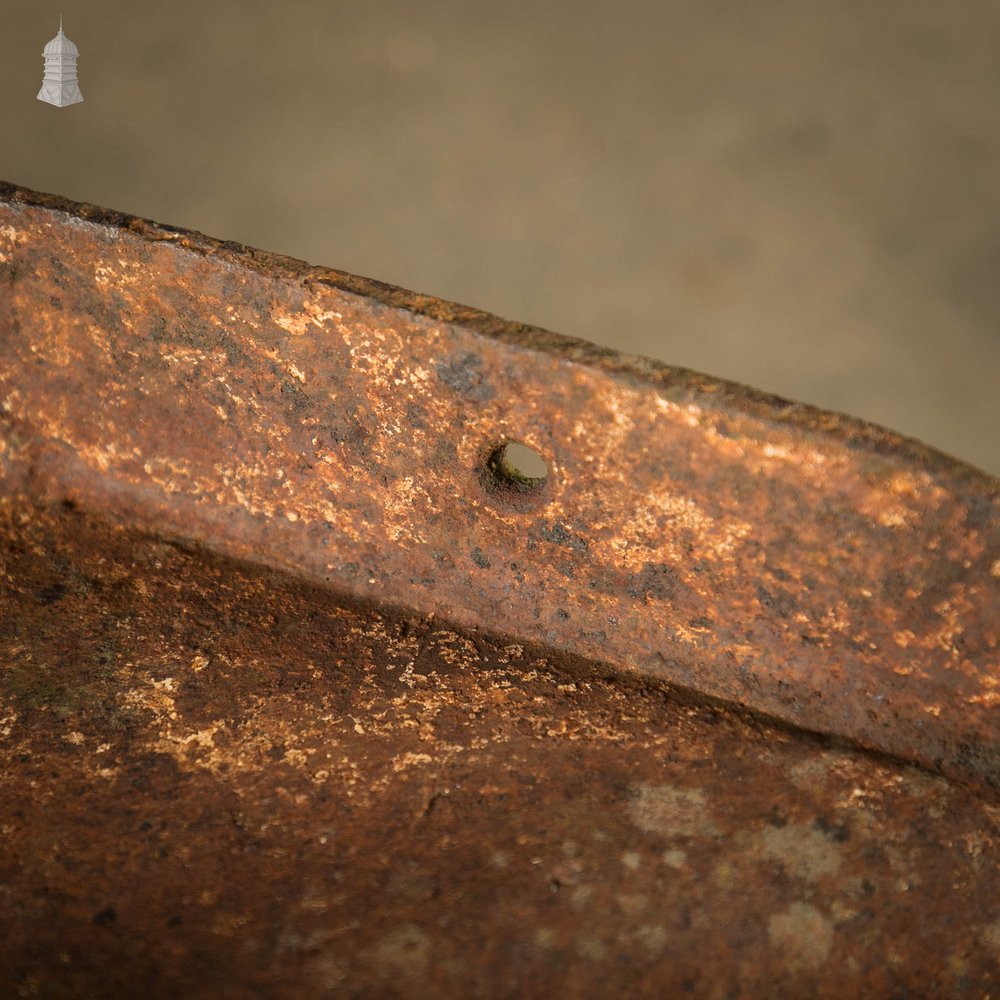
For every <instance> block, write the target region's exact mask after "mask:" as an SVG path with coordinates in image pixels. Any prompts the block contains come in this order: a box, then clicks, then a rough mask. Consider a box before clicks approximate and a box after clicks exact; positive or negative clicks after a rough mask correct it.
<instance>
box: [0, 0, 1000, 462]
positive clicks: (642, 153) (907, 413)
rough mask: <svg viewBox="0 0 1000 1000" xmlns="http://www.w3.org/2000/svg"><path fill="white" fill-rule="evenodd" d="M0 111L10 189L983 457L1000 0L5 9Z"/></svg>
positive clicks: (988, 448) (995, 422)
mask: <svg viewBox="0 0 1000 1000" xmlns="http://www.w3.org/2000/svg"><path fill="white" fill-rule="evenodd" d="M60 9H61V11H62V13H63V14H64V15H65V28H66V33H67V35H68V36H69V37H70V38H72V39H73V41H75V42H76V43H77V45H78V46H79V48H80V52H81V58H80V63H79V70H80V85H81V89H82V91H83V95H84V98H85V101H84V103H83V104H81V105H77V106H74V107H69V108H64V109H56V108H53V107H50V106H48V105H45V104H42V103H41V102H38V101H36V100H35V95H36V93H37V92H38V88H39V86H40V84H41V77H42V59H41V49H42V46H43V45H44V43H45V42H46V41H47V40H48V39H49V38H51V37H52V36H53V35H54V34H55V31H56V28H57V27H58V20H59V14H60ZM0 116H2V131H0V178H3V179H5V180H10V181H14V182H17V183H20V184H24V185H27V186H29V187H33V188H36V189H40V190H43V191H52V192H56V193H59V194H63V195H66V196H68V197H71V198H75V199H80V200H84V201H92V202H96V203H99V204H103V205H106V206H109V207H112V208H116V209H121V210H124V211H127V212H132V213H136V214H138V215H143V216H148V217H151V218H154V219H157V220H160V221H164V222H169V223H172V224H174V225H180V226H185V227H189V228H194V229H198V230H201V231H203V232H207V233H209V234H211V235H213V236H219V237H223V238H229V239H236V240H240V241H243V242H246V243H250V244H254V245H257V246H261V247H265V248H267V249H269V250H275V251H279V252H282V253H287V254H291V255H293V256H296V257H302V258H305V259H307V260H310V261H312V262H314V263H320V264H328V265H331V266H334V267H340V268H344V269H346V270H350V271H354V272H358V273H361V274H365V275H369V276H371V277H376V278H381V279H383V280H386V281H391V282H394V283H396V284H400V285H404V286H407V287H409V288H413V289H416V290H419V291H423V292H430V293H433V294H436V295H439V296H442V297H444V298H449V299H456V300H458V301H461V302H466V303H469V304H471V305H476V306H480V307H482V308H485V309H488V310H490V311H493V312H496V313H499V314H500V315H503V316H506V317H508V318H512V319H519V320H525V321H530V322H533V323H537V324H540V325H542V326H546V327H549V328H551V329H555V330H559V331H560V332H563V333H568V334H571V335H575V336H580V337H584V338H587V339H589V340H593V341H597V342H598V343H602V344H608V345H611V346H613V347H616V348H618V349H621V350H625V351H634V352H639V353H642V354H647V355H651V356H653V357H657V358H661V359H663V360H665V361H668V362H670V363H673V364H679V365H685V366H688V367H692V368H697V369H700V370H703V371H707V372H711V373H712V374H715V375H721V376H725V377H727V378H732V379H736V380H738V381H742V382H747V383H750V384H752V385H756V386H758V387H761V388H764V389H768V390H771V391H773V392H777V393H780V394H782V395H786V396H791V397H793V398H796V399H802V400H806V401H808V402H811V403H816V404H819V405H820V406H824V407H828V408H831V409H836V410H844V411H847V412H850V413H853V414H855V415H857V416H861V417H865V418H867V419H870V420H874V421H877V422H879V423H882V424H886V425H888V426H890V427H893V428H895V429H897V430H899V431H902V432H904V433H906V434H910V435H913V436H915V437H918V438H921V439H923V440H924V441H926V442H928V443H930V444H933V445H935V446H937V447H939V448H942V449H943V450H945V451H948V452H950V453H951V454H953V455H956V456H958V457H960V458H963V459H965V460H967V461H969V462H972V463H974V464H976V465H979V466H981V467H982V468H985V469H987V470H989V471H990V472H992V473H994V474H1000V4H998V3H997V2H996V0H964V2H963V0H957V2H955V3H950V4H943V3H941V2H940V0H933V2H930V0H906V2H902V0H841V2H839V3H836V4H831V3H828V2H825V0H824V2H818V0H766V2H756V3H754V2H750V3H748V2H746V0H701V2H696V0H681V2H671V0H655V2H654V0H650V2H646V0H637V2H627V0H625V2H617V3H612V2H610V0H575V2H572V3H570V2H550V3H545V2H539V0H536V2H522V0H510V2H506V3H476V2H474V0H463V2H460V0H419V2H417V0H391V2H390V0H363V2H355V3H346V2H341V0H330V2H326V3H320V2H305V0H299V2H294V0H291V2H288V0H286V2H277V0H275V2H272V3H263V2H253V0H243V2H240V3H236V2H206V0H200V2H192V0H171V2H169V3H158V4H151V3H150V4H142V5H140V4H134V3H125V2H124V0H86V2H84V0H61V3H60V4H47V3H44V2H38V0H3V5H2V7H0Z"/></svg>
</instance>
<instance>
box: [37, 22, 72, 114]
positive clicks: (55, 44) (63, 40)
mask: <svg viewBox="0 0 1000 1000" xmlns="http://www.w3.org/2000/svg"><path fill="white" fill-rule="evenodd" d="M42 55H43V56H44V57H45V77H44V79H43V80H42V89H41V90H40V91H38V99H39V100H40V101H46V102H48V103H49V104H54V105H55V106H56V107H57V108H64V107H66V105H67V104H79V103H80V101H82V100H83V94H81V93H80V84H79V83H77V80H76V60H77V57H78V56H79V55H80V50H79V49H78V48H77V47H76V46H75V45H74V44H73V43H72V42H71V41H70V40H69V39H68V38H67V37H66V36H65V35H64V34H63V30H62V18H61V17H60V18H59V34H58V35H56V37H55V38H53V39H52V41H51V42H49V43H48V44H47V45H46V46H45V48H44V49H42Z"/></svg>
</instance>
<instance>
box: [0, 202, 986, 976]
mask: <svg viewBox="0 0 1000 1000" xmlns="http://www.w3.org/2000/svg"><path fill="white" fill-rule="evenodd" d="M506 440H517V441H524V442H526V443H528V444H530V445H532V446H533V447H534V448H536V449H537V450H538V452H539V453H540V454H541V455H542V456H543V457H544V459H545V460H546V463H547V465H548V468H549V476H548V479H547V480H546V482H545V483H544V485H542V486H539V487H536V488H526V489H515V488H512V484H510V483H508V482H505V481H504V480H503V477H502V476H501V477H498V476H497V475H496V468H497V467H496V464H495V463H491V456H493V455H494V454H495V452H496V449H497V448H498V446H500V445H501V444H502V443H503V442H504V441H506ZM998 509H1000V484H997V483H996V482H995V481H994V480H992V479H990V478H989V477H987V476H985V475H983V474H981V473H979V472H977V471H976V470H973V469H970V468H968V467H963V466H961V465H959V464H957V463H955V462H953V461H951V460H950V459H947V458H946V457H944V456H941V455H939V454H937V453H934V452H932V451H930V450H929V449H926V448H924V447H923V446H921V445H918V444H916V443H914V442H909V441H906V440H904V439H901V438H899V437H898V436H896V435H893V434H891V433H890V432H887V431H884V430H881V429H879V428H874V427H871V426H867V425H862V424H860V423H857V422H855V421H852V420H850V419H848V418H845V417H840V416H837V415H833V414H827V413H821V412H819V411H815V410H812V409H810V408H808V407H803V406H799V405H796V404H789V403H786V402H783V401H780V400H774V399H770V398H768V397H764V396H762V395H760V394H756V393H753V392H752V391H750V390H745V389H742V388H740V387H738V386H733V385H731V384H727V383H722V382H718V381H715V380H712V379H709V378H707V377H705V376H700V375H696V374H694V373H690V372H685V371H681V370H676V369H667V368H663V367H662V366H658V365H654V364H653V363H651V362H646V361H643V360H641V359H634V358H623V357H620V356H617V355H613V354H610V353H608V352H603V351H599V350H598V349H596V348H593V347H591V346H589V345H585V344H582V343H579V342H575V341H569V340H566V339H564V338H560V337H556V336H555V335H552V334H548V333H545V332H543V331H536V330H531V329H529V328H524V327H519V326H513V325H509V324H504V323H502V322H501V321H499V320H495V319H493V318H491V317H487V316H484V315H483V314H480V313H476V312H474V311H472V310H468V309H465V308H463V307H459V306H452V305H449V304H447V303H442V302H439V301H437V300H432V299H427V298H423V297H420V296H416V295H412V294H411V293H407V292H403V291H401V290H399V289H393V288H389V287H387V286H382V285H378V284H376V283H373V282H368V281H365V280H364V279H359V278H354V277H351V276H348V275H344V274H342V273H339V272H332V271H329V270H325V269H316V268H309V267H307V266H306V265H304V264H301V263H299V262H296V261H290V260H288V259H285V258H276V257H273V256H270V255H267V254H264V253H261V252H259V251H255V250H248V249H246V248H243V247H240V246H236V245H233V244H224V243H219V242H218V241H215V240H211V239H209V238H206V237H203V236H199V235H197V234H190V233H181V232H178V231H176V230H171V229H169V228H167V227H162V226H157V225H155V224H153V223H149V222H146V221H142V220H136V219H131V218H128V217H123V216H119V215H116V214H114V213H110V212H107V211H105V210H100V209H94V208H91V207H87V206H74V205H70V204H69V203H65V202H62V201H60V200H59V199H54V198H51V197H48V196H43V195H37V194H34V193H31V192H26V191H24V190H21V189H14V188H11V187H9V186H7V187H0V513H2V518H3V521H2V534H0V544H2V550H0V551H2V558H3V563H2V578H0V586H2V588H3V589H2V591H0V644H2V645H0V651H2V652H0V656H2V661H0V662H2V663H3V671H2V674H0V678H2V679H0V695H2V703H0V704H2V713H0V714H2V715H3V720H2V722H0V734H2V743H0V747H2V752H3V754H4V757H3V761H4V763H3V768H4V776H5V781H4V784H3V788H2V792H0V805H2V814H3V815H2V817H0V821H2V823H3V829H2V833H3V841H2V844H3V846H2V847H0V894H2V897H3V907H2V910H0V921H2V922H3V927H2V933H0V974H3V975H4V976H6V979H5V980H0V981H3V982H6V983H8V984H9V989H10V991H12V992H14V993H15V994H16V993H20V994H22V995H29V996H30V995H81V994H87V993H93V994H95V995H96V994H100V995H109V994H118V995H129V994H130V993H134V992H135V990H136V988H137V987H139V989H140V991H141V992H143V993H145V994H149V995H152V994H156V995H164V996H166V995H177V993H178V992H184V993H187V994H191V993H200V994H202V995H213V996H225V995H231V996H248V995H260V994H261V993H263V994H268V995H301V996H321V995H325V994H328V993H332V994H334V995H336V994H343V995H356V994H361V993H374V994H377V995H408V996H412V995H427V996H441V995H480V996H513V995H539V996H541V995H552V994H553V993H557V992H559V993H562V994H564V995H574V994H580V995H583V994H593V995H602V992H603V991H604V988H605V987H606V986H607V984H609V983H611V984H614V986H615V988H616V990H617V991H618V992H628V993H632V994H636V995H642V994H646V995H663V993H664V991H666V992H667V993H668V994H669V993H677V992H681V991H685V990H686V991H689V992H693V993H696V994H697V995H704V996H735V995H745V996H765V995H766V996H774V995H779V994H782V993H784V994H786V995H795V996H801V995H809V994H817V995H830V996H843V995H850V994H852V993H856V992H858V991H859V990H861V989H862V988H864V989H866V990H867V991H868V992H869V995H907V991H909V995H966V994H968V995H979V996H982V995H997V993H1000V985H998V983H1000V974H998V971H997V970H998V961H1000V908H998V907H997V904H996V902H995V901H996V900H997V898H1000V892H998V890H1000V875H998V870H997V865H996V860H997V854H996V837H997V829H996V818H997V815H998V814H997V807H996V800H995V791H996V788H997V785H998V783H1000V754H998V735H1000V728H998V726H997V715H996V713H997V702H998V701H1000V691H998V682H1000V663H998V658H1000V652H998V650H1000V637H998V632H1000V518H998V517H997V513H998Z"/></svg>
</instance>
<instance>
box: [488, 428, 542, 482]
mask: <svg viewBox="0 0 1000 1000" xmlns="http://www.w3.org/2000/svg"><path fill="white" fill-rule="evenodd" d="M487 466H488V469H489V472H490V476H491V478H492V479H493V482H494V485H495V486H498V487H500V488H502V489H508V490H515V491H517V492H518V493H528V492H531V491H534V490H537V489H540V488H541V487H542V486H544V485H545V481H546V479H548V475H549V469H548V466H547V465H546V464H545V459H543V458H542V456H541V455H539V454H538V452H537V451H535V449H534V448H530V447H528V445H526V444H521V443H520V442H519V441H508V442H507V443H506V444H502V445H500V447H499V448H496V449H494V451H493V453H492V454H491V455H490V457H489V461H488V462H487Z"/></svg>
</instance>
